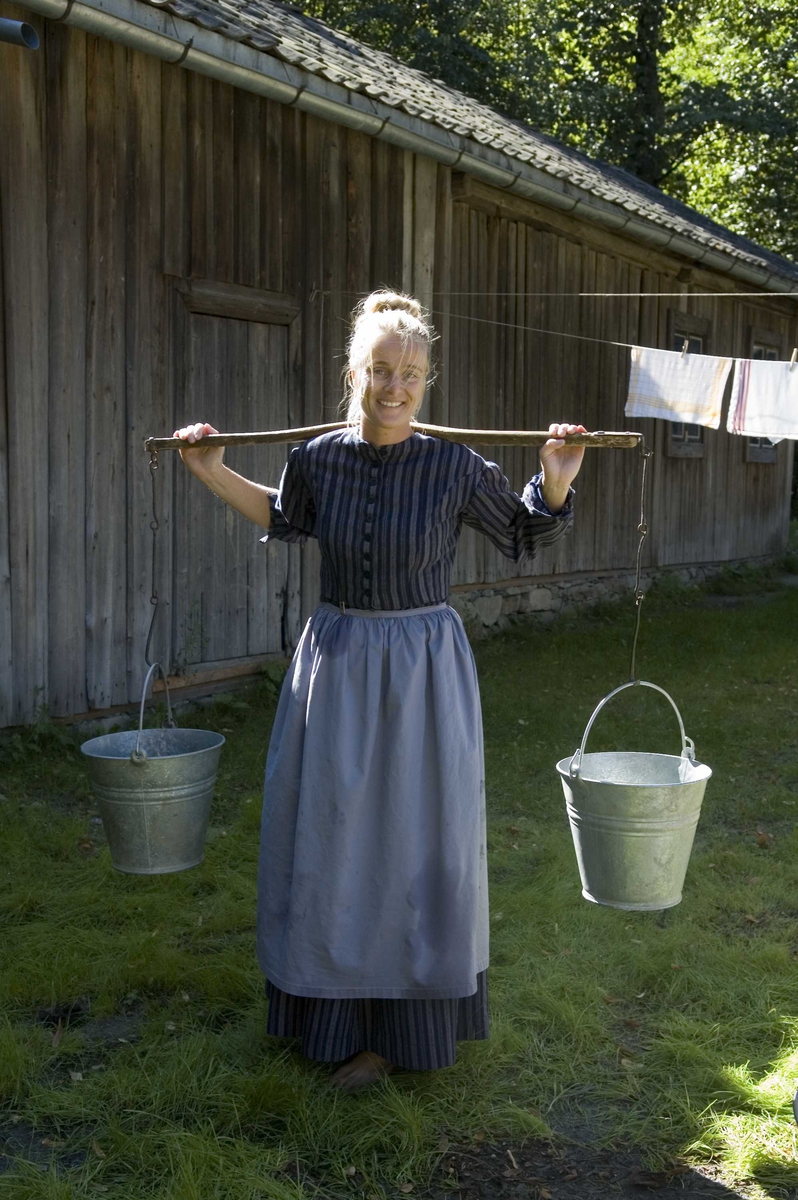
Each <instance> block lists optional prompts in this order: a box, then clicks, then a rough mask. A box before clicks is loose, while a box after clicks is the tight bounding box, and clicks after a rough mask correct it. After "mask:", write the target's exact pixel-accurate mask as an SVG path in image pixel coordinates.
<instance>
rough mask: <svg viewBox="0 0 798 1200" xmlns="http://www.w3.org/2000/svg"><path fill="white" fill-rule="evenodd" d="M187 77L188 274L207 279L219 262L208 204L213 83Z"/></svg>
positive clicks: (192, 72) (191, 75)
mask: <svg viewBox="0 0 798 1200" xmlns="http://www.w3.org/2000/svg"><path fill="white" fill-rule="evenodd" d="M186 76H187V79H186V87H187V124H188V159H189V203H190V206H191V220H190V242H189V246H190V254H189V273H190V275H191V276H192V277H193V278H194V279H208V278H210V266H209V264H210V263H213V262H215V259H216V255H215V249H214V237H213V223H212V220H211V211H212V210H211V209H210V207H209V202H208V201H209V192H210V186H209V177H210V176H211V171H210V164H209V161H208V156H209V153H210V148H211V145H212V137H213V109H212V108H211V107H210V106H209V104H208V96H209V94H211V89H212V80H210V79H206V78H205V76H204V75H198V74H197V73H196V72H194V71H188V72H186ZM210 194H211V195H212V193H210Z"/></svg>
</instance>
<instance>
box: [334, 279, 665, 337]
mask: <svg viewBox="0 0 798 1200" xmlns="http://www.w3.org/2000/svg"><path fill="white" fill-rule="evenodd" d="M324 294H325V295H328V294H329V293H324ZM352 294H353V295H354V293H352ZM451 294H452V295H456V294H458V293H451ZM474 294H475V295H476V294H478V293H474ZM482 294H484V295H497V294H500V293H494V292H490V293H488V292H485V293H482ZM508 294H509V293H508ZM516 294H518V295H520V294H521V293H516ZM527 294H528V295H545V294H546V293H544V292H539V293H534V292H529V293H527ZM563 294H564V293H562V292H556V293H555V292H552V293H551V295H563ZM635 294H636V295H637V294H638V293H635ZM654 294H656V295H664V294H665V293H663V292H657V293H654ZM436 315H437V316H439V317H453V318H454V319H455V320H456V321H475V322H477V323H478V324H480V325H496V326H500V327H501V328H502V329H520V330H522V331H523V332H524V333H542V334H549V335H550V336H551V337H562V338H572V339H574V340H576V341H579V342H596V343H597V344H599V345H601V346H619V347H620V348H621V349H622V350H634V349H635V347H636V346H637V345H639V343H637V342H616V341H613V340H612V339H611V338H597V337H591V336H590V335H589V334H586V333H567V332H566V331H565V330H563V329H543V328H541V327H540V326H535V325H518V324H516V323H515V322H512V321H495V320H493V319H492V318H491V317H472V316H471V315H470V314H469V313H456V312H446V311H444V310H442V309H438V311H437V314H436ZM338 320H339V321H341V322H344V320H345V318H343V317H339V318H338Z"/></svg>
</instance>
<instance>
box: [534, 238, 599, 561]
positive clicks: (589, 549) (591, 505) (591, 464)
mask: <svg viewBox="0 0 798 1200" xmlns="http://www.w3.org/2000/svg"><path fill="white" fill-rule="evenodd" d="M581 282H582V286H581V287H580V288H579V291H581V292H590V293H594V292H596V291H597V290H598V288H597V255H596V251H595V250H592V249H591V248H589V247H587V246H583V247H582V281H581ZM598 303H599V302H598V301H596V300H594V299H591V298H587V297H586V298H585V299H583V300H582V302H581V321H580V326H579V333H580V334H583V335H584V336H585V337H586V338H595V337H597V336H598V334H599V331H600V326H599V314H598ZM578 345H579V363H580V380H579V387H580V393H581V396H582V398H583V403H584V409H583V411H584V413H585V417H584V418H583V423H584V425H585V426H586V427H587V428H588V429H601V428H602V425H601V415H600V391H599V385H600V378H599V370H600V354H599V347H598V345H597V344H596V342H595V341H584V342H579V343H578ZM547 423H548V421H547ZM544 428H545V425H544ZM596 457H597V456H596V455H593V456H591V455H589V454H586V455H585V460H584V465H583V467H582V470H581V471H580V473H579V480H580V484H581V486H580V489H579V492H580V496H581V501H580V506H579V511H580V522H579V523H580V532H581V533H582V537H581V540H580V542H579V550H578V558H577V562H576V563H575V564H574V567H575V568H576V569H578V570H583V571H590V570H593V569H594V568H595V565H596V523H597V520H598V511H597V510H598V505H599V503H600V495H599V485H598V473H599V465H598V463H597V461H596Z"/></svg>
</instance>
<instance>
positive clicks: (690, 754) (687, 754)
mask: <svg viewBox="0 0 798 1200" xmlns="http://www.w3.org/2000/svg"><path fill="white" fill-rule="evenodd" d="M630 687H648V688H653V689H654V691H655V692H661V693H662V695H663V696H664V697H665V699H666V700H668V701H670V704H671V707H672V708H673V711H674V712H675V713H676V720H677V721H678V722H679V732H680V733H681V735H682V758H687V759H689V760H690V762H695V746H694V745H693V742H692V739H691V738H689V737H688V736H687V734H686V733H685V732H684V722H683V721H682V715H681V713H680V712H679V710H678V708H677V707H676V704H675V702H674V701H673V699H672V698H671V697H670V696H669V695H668V693H667V692H666V691H665V689H664V688H661V687H660V686H659V685H658V684H656V683H647V682H646V680H645V679H633V680H631V681H630V682H629V683H622V684H621V686H620V687H617V688H614V689H613V691H611V692H610V693H609V695H607V696H605V697H604V699H603V700H602V701H601V702H600V704H599V705H598V706H597V708H596V710H595V711H594V713H593V716H592V717H591V718H590V720H589V721H588V723H587V728H586V729H585V732H584V735H583V737H582V745H581V746H580V747H579V749H578V750H577V752H576V754H575V755H574V756H573V758H572V759H571V763H570V765H569V767H568V774H569V775H570V776H571V778H572V779H577V778H578V777H579V769H580V767H581V766H582V759H583V757H584V754H585V746H586V744H587V736H588V734H589V733H590V730H591V729H592V728H593V722H594V721H595V719H596V717H597V716H598V715H599V713H600V712H601V710H602V708H603V707H604V705H605V704H606V703H607V702H608V701H609V700H612V698H613V696H617V695H618V693H619V692H623V691H626V689H627V688H630Z"/></svg>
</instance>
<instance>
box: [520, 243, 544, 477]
mask: <svg viewBox="0 0 798 1200" xmlns="http://www.w3.org/2000/svg"><path fill="white" fill-rule="evenodd" d="M544 237H545V235H544V234H543V233H542V232H541V231H540V230H539V229H533V228H532V227H531V226H528V227H527V228H526V236H525V246H523V242H524V239H522V251H523V253H524V254H525V262H524V264H523V272H524V275H525V278H526V293H527V295H526V297H525V305H526V318H525V322H524V324H525V330H526V331H525V333H524V340H523V347H522V356H523V361H524V391H523V414H524V425H523V428H524V429H540V428H542V426H541V424H540V422H541V420H542V410H543V393H544V386H545V373H544V370H543V360H544V348H545V343H546V341H547V339H546V338H545V336H543V335H541V334H539V333H534V332H532V331H533V330H537V329H543V328H546V327H547V326H546V324H545V322H546V320H547V319H548V311H547V309H546V308H545V304H546V300H545V298H544V297H542V296H541V295H540V293H541V292H543V291H545V290H546V289H545V278H544V261H545V255H544ZM520 273H521V272H520V270H519V275H520ZM524 462H525V466H526V470H525V471H524V474H525V475H526V476H527V478H530V479H531V477H532V476H533V475H534V474H535V473H536V472H537V470H538V455H537V451H536V450H535V449H533V448H530V449H529V450H525V451H524Z"/></svg>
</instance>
